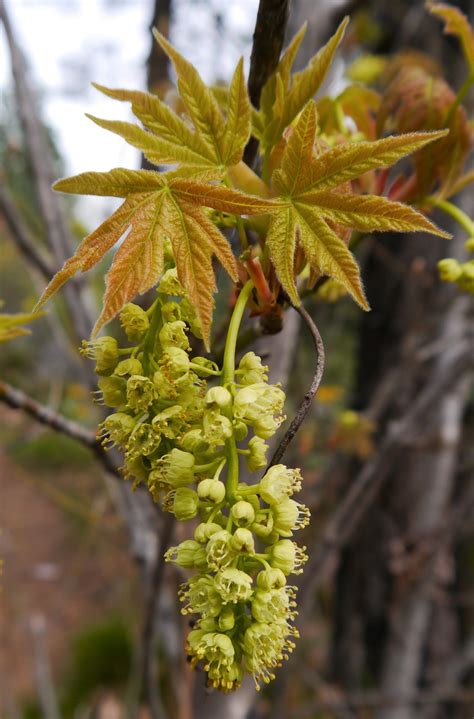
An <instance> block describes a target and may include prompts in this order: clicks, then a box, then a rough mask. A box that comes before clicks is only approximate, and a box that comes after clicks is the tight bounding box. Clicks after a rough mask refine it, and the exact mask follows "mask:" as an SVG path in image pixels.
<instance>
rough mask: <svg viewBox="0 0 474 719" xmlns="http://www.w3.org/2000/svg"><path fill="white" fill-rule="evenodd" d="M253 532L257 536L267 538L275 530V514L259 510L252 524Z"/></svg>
mask: <svg viewBox="0 0 474 719" xmlns="http://www.w3.org/2000/svg"><path fill="white" fill-rule="evenodd" d="M251 529H252V532H254V533H255V534H256V535H257V537H261V538H262V539H266V538H267V537H269V536H270V534H271V532H272V530H273V515H272V513H271V512H268V511H258V512H256V514H255V522H254V523H253V524H252V526H251Z"/></svg>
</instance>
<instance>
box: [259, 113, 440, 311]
mask: <svg viewBox="0 0 474 719" xmlns="http://www.w3.org/2000/svg"><path fill="white" fill-rule="evenodd" d="M316 130H317V116H316V109H315V104H314V102H313V101H310V102H309V103H307V105H306V107H305V108H304V110H303V111H302V112H301V114H300V116H299V118H298V120H297V122H296V123H295V125H294V127H293V129H292V132H291V134H290V136H289V138H288V141H287V144H286V147H285V150H284V152H283V155H282V159H281V165H280V167H279V168H278V169H276V170H275V171H274V172H273V175H272V185H273V189H274V190H275V192H276V193H277V194H279V195H280V199H281V205H280V207H279V208H277V209H276V210H275V211H274V212H273V214H272V219H271V222H270V226H269V229H268V234H267V238H266V244H267V247H268V249H269V252H270V257H271V259H272V262H273V264H274V266H275V270H276V272H277V275H278V277H279V279H280V282H281V284H282V286H283V288H284V289H285V290H286V292H287V294H288V295H289V296H290V298H291V300H292V301H293V302H294V303H295V304H299V299H298V294H297V290H296V284H295V271H294V264H295V252H296V248H297V246H298V245H300V246H301V248H302V249H303V251H304V253H305V256H306V258H307V260H308V263H309V265H310V267H311V268H312V269H313V270H314V271H316V272H318V273H320V274H324V275H328V276H329V277H332V278H334V279H336V280H338V281H339V282H340V283H341V284H342V285H344V287H345V288H346V289H347V290H348V291H349V292H350V294H351V295H352V296H353V297H354V299H355V300H356V301H357V302H358V303H359V304H360V305H361V306H362V307H363V308H364V309H368V305H367V300H366V298H365V295H364V290H363V287H362V282H361V279H360V273H359V267H358V265H357V263H356V261H355V259H354V257H353V255H352V253H351V252H350V251H349V250H348V248H347V247H346V245H345V243H344V242H343V240H342V239H341V238H340V237H339V236H338V235H337V233H336V232H335V230H334V229H333V226H332V225H343V226H346V227H350V228H352V229H357V230H361V231H362V232H372V231H376V230H380V231H387V230H391V231H395V232H413V231H416V230H424V231H427V232H432V233H434V234H437V235H441V236H444V237H449V235H448V234H447V233H445V232H443V231H442V230H440V229H439V228H437V227H436V226H435V225H434V224H433V223H432V222H430V220H428V219H427V218H426V217H424V216H423V215H421V214H420V213H419V212H417V211H416V210H414V209H413V208H411V207H409V206H407V205H402V204H401V203H398V202H392V201H390V200H387V199H386V198H384V197H378V196H375V195H356V194H353V193H351V192H348V191H347V183H348V182H349V181H350V180H353V179H355V178H357V177H359V176H360V175H362V174H363V173H365V172H367V171H369V170H373V169H375V168H378V167H386V166H388V165H391V164H393V163H394V162H395V161H396V160H398V159H399V158H401V157H402V156H403V155H406V154H408V153H410V152H413V151H414V150H417V149H419V148H420V147H423V146H424V145H426V144H427V143H428V142H432V141H433V140H435V139H437V138H438V137H442V136H444V135H445V134H446V133H445V132H442V131H441V132H426V133H411V134H407V135H399V136H397V137H387V138H385V139H382V140H377V141H374V142H357V143H346V144H341V145H336V146H335V147H332V148H331V149H328V150H326V151H323V152H321V153H320V154H316V151H315V141H316Z"/></svg>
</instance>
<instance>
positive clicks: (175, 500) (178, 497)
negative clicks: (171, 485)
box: [163, 487, 199, 522]
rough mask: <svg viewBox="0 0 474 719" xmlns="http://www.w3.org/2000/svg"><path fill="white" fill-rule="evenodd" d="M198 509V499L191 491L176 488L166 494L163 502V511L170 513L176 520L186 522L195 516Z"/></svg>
mask: <svg viewBox="0 0 474 719" xmlns="http://www.w3.org/2000/svg"><path fill="white" fill-rule="evenodd" d="M198 507H199V497H198V496H197V494H196V492H195V491H194V490H193V489H189V488H188V487H178V489H173V490H172V491H171V492H169V493H168V494H167V496H166V497H165V499H164V502H163V509H164V510H165V511H166V512H172V513H173V514H174V516H175V517H176V519H179V520H180V521H182V522H187V521H188V520H189V519H192V518H193V517H195V516H196V514H197V512H198Z"/></svg>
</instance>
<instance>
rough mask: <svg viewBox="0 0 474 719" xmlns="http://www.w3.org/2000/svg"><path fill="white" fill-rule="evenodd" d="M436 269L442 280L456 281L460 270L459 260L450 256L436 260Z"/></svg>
mask: <svg viewBox="0 0 474 719" xmlns="http://www.w3.org/2000/svg"><path fill="white" fill-rule="evenodd" d="M438 271H439V276H440V279H442V280H443V282H456V280H457V279H458V277H460V275H461V272H462V270H461V265H460V264H459V262H458V261H457V260H455V259H453V258H451V257H446V258H445V259H444V260H440V261H439V262H438Z"/></svg>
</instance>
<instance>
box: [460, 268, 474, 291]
mask: <svg viewBox="0 0 474 719" xmlns="http://www.w3.org/2000/svg"><path fill="white" fill-rule="evenodd" d="M461 269H462V272H461V276H460V277H459V278H458V280H457V284H458V287H459V288H460V289H461V290H464V291H466V292H471V293H472V294H474V260H470V261H469V262H464V263H463V264H462V265H461Z"/></svg>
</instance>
